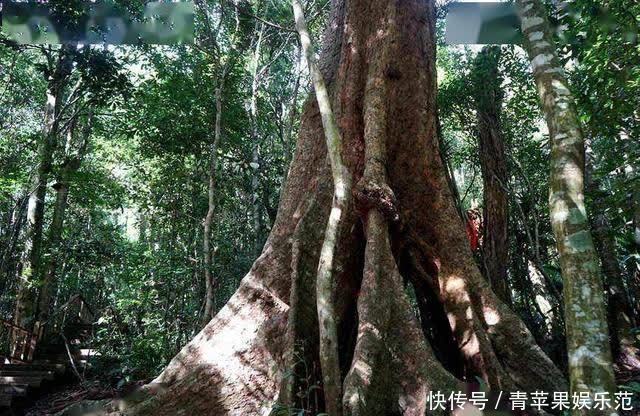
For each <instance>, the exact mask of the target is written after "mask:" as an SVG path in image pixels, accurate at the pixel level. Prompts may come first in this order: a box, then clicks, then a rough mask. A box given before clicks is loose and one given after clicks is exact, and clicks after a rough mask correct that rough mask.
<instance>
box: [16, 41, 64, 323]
mask: <svg viewBox="0 0 640 416" xmlns="http://www.w3.org/2000/svg"><path fill="white" fill-rule="evenodd" d="M70 63H71V62H70V59H69V55H68V50H67V47H64V46H63V47H62V48H61V49H60V50H59V51H58V57H57V61H56V63H55V67H54V68H53V69H52V72H51V75H50V77H49V80H48V85H47V92H46V104H45V109H44V126H43V130H42V138H41V140H40V142H39V145H38V159H37V160H38V167H37V170H36V174H35V176H34V179H33V184H32V189H31V190H30V191H31V194H30V196H29V203H28V208H27V222H26V224H25V227H24V228H25V230H24V231H25V237H24V248H23V252H22V259H21V263H22V265H21V274H20V280H19V283H18V292H17V295H16V307H15V312H14V318H13V319H14V322H15V323H16V324H17V325H20V326H22V327H25V328H29V327H30V326H31V325H33V323H34V319H35V317H36V316H35V313H36V306H37V293H38V292H37V286H38V284H39V279H40V276H41V264H40V263H41V254H42V253H41V251H42V230H43V222H44V208H45V206H44V204H45V197H46V194H47V182H48V180H49V175H50V173H51V165H52V159H53V152H54V150H55V148H56V146H57V142H58V130H59V123H60V119H59V112H60V107H61V103H62V92H63V89H64V87H65V85H66V82H67V78H68V75H69V71H70V67H69V65H70Z"/></svg>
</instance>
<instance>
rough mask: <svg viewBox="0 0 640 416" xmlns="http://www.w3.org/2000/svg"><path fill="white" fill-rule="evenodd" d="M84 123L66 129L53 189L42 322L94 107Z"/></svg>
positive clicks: (42, 289)
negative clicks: (54, 195)
mask: <svg viewBox="0 0 640 416" xmlns="http://www.w3.org/2000/svg"><path fill="white" fill-rule="evenodd" d="M85 123H86V124H85V125H84V126H83V128H82V129H81V131H80V132H78V130H77V128H76V126H77V124H78V120H77V119H76V120H73V121H71V124H70V126H69V128H68V129H67V139H66V143H64V159H63V162H62V166H61V167H60V171H59V173H58V177H57V180H56V183H55V184H54V185H53V189H55V191H56V198H55V202H54V206H53V216H52V219H51V225H50V226H49V230H48V239H47V240H48V241H47V244H48V248H47V256H46V264H45V265H46V267H44V268H43V277H42V282H41V285H40V286H41V287H40V293H39V296H38V313H37V319H38V321H40V322H44V321H46V320H47V317H48V316H49V308H50V306H51V295H52V291H53V288H54V285H55V279H56V272H57V268H58V262H59V259H60V257H61V256H62V253H63V249H62V231H63V226H64V219H65V215H66V211H67V204H68V199H69V190H70V187H71V182H72V181H73V176H74V174H75V173H77V171H78V169H80V165H81V163H82V159H84V156H85V154H86V151H87V147H88V145H89V136H90V135H91V129H92V124H93V111H92V110H89V114H88V115H87V117H86V121H85Z"/></svg>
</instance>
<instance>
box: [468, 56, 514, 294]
mask: <svg viewBox="0 0 640 416" xmlns="http://www.w3.org/2000/svg"><path fill="white" fill-rule="evenodd" d="M499 61H500V47H499V46H493V47H485V48H483V49H482V51H481V52H480V53H479V54H478V57H477V58H476V61H475V63H474V72H473V75H472V77H473V82H474V86H473V90H474V101H475V106H476V115H477V120H478V121H477V122H478V150H479V153H480V166H481V168H482V183H483V188H484V192H483V200H484V203H483V215H482V220H483V227H482V233H483V239H482V241H483V244H482V257H483V263H484V266H485V269H486V270H485V272H486V277H487V279H489V282H490V284H491V288H492V289H493V291H494V292H495V293H496V295H498V297H500V299H502V300H503V301H504V302H506V303H507V304H511V289H510V288H509V281H508V280H507V264H508V262H509V247H508V237H507V235H508V229H509V224H508V221H509V199H508V196H507V189H506V184H507V181H508V180H509V176H508V172H507V161H506V157H505V144H504V137H503V134H502V126H501V123H500V113H501V111H502V110H501V105H502V85H501V77H500V74H499V70H498V64H499Z"/></svg>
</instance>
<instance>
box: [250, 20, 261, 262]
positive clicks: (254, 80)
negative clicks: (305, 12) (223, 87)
mask: <svg viewBox="0 0 640 416" xmlns="http://www.w3.org/2000/svg"><path fill="white" fill-rule="evenodd" d="M263 35H264V23H262V24H261V25H260V29H259V31H258V34H257V38H256V44H255V48H254V50H253V58H252V63H251V65H252V67H251V100H250V103H249V119H250V120H251V143H252V145H253V151H252V152H251V168H252V171H251V214H252V217H253V229H254V233H255V238H254V243H253V253H254V255H256V256H257V255H259V254H260V249H261V248H262V247H261V243H262V210H261V209H260V168H261V166H260V132H259V128H258V91H259V88H260V77H261V75H262V74H261V72H262V71H259V67H260V56H261V53H262V49H261V48H262V38H263Z"/></svg>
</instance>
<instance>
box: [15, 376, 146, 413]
mask: <svg viewBox="0 0 640 416" xmlns="http://www.w3.org/2000/svg"><path fill="white" fill-rule="evenodd" d="M132 384H133V386H131V385H127V386H123V387H121V388H115V387H113V386H112V385H110V384H108V383H105V382H102V381H98V380H91V381H85V382H81V383H74V384H69V385H66V386H61V387H60V388H59V389H57V390H56V391H53V392H50V393H48V394H46V395H44V396H42V397H40V398H39V399H38V400H37V401H36V402H35V403H34V404H33V406H31V407H30V408H28V409H26V412H25V416H48V415H55V414H56V413H58V412H61V411H62V410H64V409H66V408H68V407H69V406H71V405H74V404H76V403H80V402H84V401H93V400H105V399H113V398H116V397H122V395H126V394H127V392H128V391H129V390H130V389H131V388H132V387H135V386H137V383H132Z"/></svg>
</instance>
